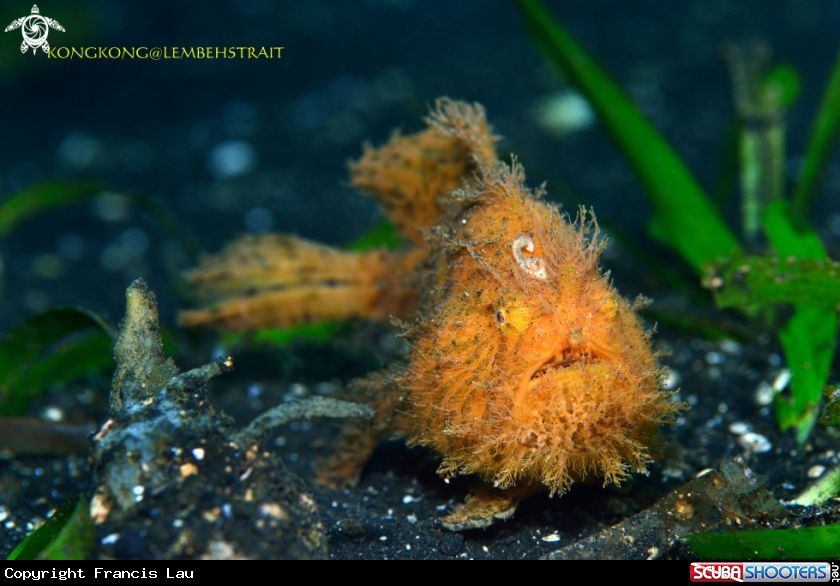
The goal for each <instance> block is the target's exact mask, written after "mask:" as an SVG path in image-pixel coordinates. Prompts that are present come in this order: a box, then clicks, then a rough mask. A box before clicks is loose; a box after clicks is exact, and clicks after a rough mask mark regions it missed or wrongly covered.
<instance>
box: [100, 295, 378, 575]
mask: <svg viewBox="0 0 840 586" xmlns="http://www.w3.org/2000/svg"><path fill="white" fill-rule="evenodd" d="M126 300H127V310H126V316H125V319H124V320H123V323H122V324H121V326H120V333H119V338H118V339H117V343H116V346H115V350H114V358H115V360H116V364H117V367H116V371H115V373H114V380H113V388H112V391H111V397H110V402H109V404H110V408H109V412H108V419H107V420H106V421H105V422H104V423H103V424H102V426H101V427H100V429H99V431H98V432H97V433H96V434H95V435H94V437H93V444H94V445H93V474H94V482H93V484H94V487H95V490H94V495H93V498H92V500H91V503H90V515H91V518H92V519H93V522H94V523H95V524H96V525H97V532H96V537H97V543H99V544H100V546H98V548H99V549H98V551H97V552H96V553H98V554H99V555H100V556H107V557H115V558H143V559H154V558H158V559H175V558H202V557H203V558H208V557H210V558H212V557H219V556H222V557H229V558H230V557H237V558H243V557H250V558H324V557H326V555H327V553H326V536H325V532H324V528H323V525H322V524H321V521H320V517H319V515H318V510H317V507H316V505H315V503H314V500H313V499H312V497H310V496H309V495H308V494H306V492H304V491H303V486H302V483H301V481H300V480H298V479H297V478H296V477H295V476H294V475H292V474H290V473H289V472H288V471H287V470H286V469H285V467H284V465H283V463H282V462H281V461H280V460H279V459H278V458H276V457H274V456H272V455H271V454H270V453H269V452H265V451H262V449H261V447H260V445H259V444H260V436H261V435H262V434H263V433H264V432H265V431H267V430H269V429H271V428H272V427H274V426H276V425H279V424H281V423H284V422H286V421H290V420H292V419H294V418H297V417H307V416H314V415H319V416H339V417H344V416H355V417H369V416H370V410H369V409H367V408H365V407H363V406H359V405H353V404H349V403H344V402H341V401H335V400H330V401H323V400H318V401H315V402H313V403H311V404H298V405H283V406H281V407H279V408H275V409H272V410H269V411H268V412H267V413H266V414H264V415H261V416H260V417H257V419H256V420H255V421H254V422H253V423H252V424H251V425H250V426H248V427H247V428H246V429H245V430H243V431H237V430H236V429H234V426H233V420H232V419H231V418H230V417H228V416H227V415H225V414H224V413H217V412H216V411H215V410H214V409H213V407H212V405H211V404H210V400H209V396H208V393H207V388H206V384H207V381H208V380H209V379H210V378H212V377H214V376H216V375H218V374H221V373H224V372H228V371H230V370H231V369H232V367H233V362H232V360H231V359H230V358H228V359H226V360H217V361H214V362H211V363H210V364H207V365H205V366H203V367H201V368H197V369H194V370H191V371H188V372H185V373H182V374H178V368H177V367H176V366H175V364H174V362H173V361H172V359H171V358H167V357H166V356H165V355H164V353H163V349H162V346H161V340H160V331H159V326H158V316H157V304H156V302H155V296H154V294H153V293H151V292H150V291H149V290H148V288H147V286H146V284H145V283H144V282H143V281H142V280H138V281H135V282H134V283H133V284H132V285H131V286H130V287H129V288H128V290H127V292H126ZM210 544H214V545H213V547H211V545H210ZM219 552H223V555H222V554H221V553H219Z"/></svg>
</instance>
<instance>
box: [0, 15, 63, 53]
mask: <svg viewBox="0 0 840 586" xmlns="http://www.w3.org/2000/svg"><path fill="white" fill-rule="evenodd" d="M40 12H41V11H40V10H38V5H37V4H34V5H33V6H32V14H30V15H29V16H24V17H22V18H18V19H17V20H14V21H12V24H10V25H9V26H7V27H6V30H5V31H3V32H6V33H7V32H9V31H13V30H16V29H21V33H22V34H23V42H22V43H21V44H20V52H21V53H26V51H27V49H29V48H30V47H32V54H33V55H34V54H35V53H37V52H38V49H39V48H40V49H41V50H42V51H43V52H44V53H49V52H50V44H49V43H48V42H47V35H48V34H49V32H50V28H54V29H55V30H57V31H61V32H64V27H63V26H61V25H60V24H58V21H57V20H53V19H52V18H47V17H46V16H41V14H40Z"/></svg>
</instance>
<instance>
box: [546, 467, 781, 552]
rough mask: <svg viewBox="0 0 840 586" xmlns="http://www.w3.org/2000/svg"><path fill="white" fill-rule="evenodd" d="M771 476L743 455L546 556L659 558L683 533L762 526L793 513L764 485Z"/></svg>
mask: <svg viewBox="0 0 840 586" xmlns="http://www.w3.org/2000/svg"><path fill="white" fill-rule="evenodd" d="M765 484H766V479H765V478H764V477H762V476H760V475H758V474H756V473H755V472H753V471H752V470H750V469H749V468H746V467H745V466H743V464H742V463H741V461H740V458H738V459H736V460H733V461H732V462H724V463H723V464H722V465H721V469H720V472H718V471H714V470H713V471H711V472H709V473H708V474H704V475H703V476H701V477H699V478H695V479H694V480H691V481H690V482H688V483H686V484H685V485H683V486H682V487H680V488H679V489H677V490H675V491H673V492H671V493H669V494H668V495H666V496H665V497H664V498H662V499H661V500H660V501H659V502H658V503H657V504H656V505H654V506H653V507H651V508H649V509H646V510H644V511H642V512H641V513H638V514H637V515H634V516H633V517H630V518H629V519H626V520H624V521H622V522H621V523H619V524H617V525H614V526H613V527H610V528H609V529H605V530H604V531H601V532H600V533H597V534H595V535H593V536H591V537H587V538H586V539H582V540H580V541H578V542H576V543H573V544H571V545H568V546H566V547H563V548H561V549H558V550H557V551H553V552H551V553H550V554H548V555H546V556H545V558H544V559H549V560H568V559H622V560H638V559H656V558H658V557H660V556H662V554H664V553H665V552H666V551H667V550H668V549H669V548H670V547H671V546H672V545H673V544H674V543H675V542H676V541H677V539H679V538H680V537H683V536H686V535H690V534H692V533H701V532H708V531H712V530H714V529H716V528H726V529H730V528H734V529H754V530H756V529H761V528H762V527H761V526H760V523H763V522H766V521H768V520H771V519H779V518H782V517H785V516H787V511H786V509H785V508H784V507H782V505H781V504H779V502H778V501H777V500H775V499H774V498H773V496H772V495H771V494H770V493H768V492H767V491H766V490H765V489H764V486H765Z"/></svg>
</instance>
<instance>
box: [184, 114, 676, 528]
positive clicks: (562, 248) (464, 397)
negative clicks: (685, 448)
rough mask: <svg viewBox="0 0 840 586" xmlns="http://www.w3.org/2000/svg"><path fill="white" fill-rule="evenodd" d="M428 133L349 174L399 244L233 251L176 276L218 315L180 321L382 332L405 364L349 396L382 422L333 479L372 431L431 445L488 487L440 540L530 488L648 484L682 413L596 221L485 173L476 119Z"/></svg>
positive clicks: (355, 466)
mask: <svg viewBox="0 0 840 586" xmlns="http://www.w3.org/2000/svg"><path fill="white" fill-rule="evenodd" d="M426 124H427V128H426V130H424V131H422V132H419V133H417V134H414V135H409V136H402V135H400V134H395V135H394V136H393V137H392V138H391V139H390V141H389V142H388V143H386V144H385V145H384V146H382V147H380V148H377V149H373V148H366V149H365V152H364V154H363V156H362V157H361V159H359V160H358V161H355V162H353V163H351V165H350V172H351V177H352V183H353V185H354V186H355V187H357V188H359V189H360V190H362V191H364V192H367V193H368V194H370V195H372V196H374V197H375V198H377V199H378V200H379V201H380V202H381V203H382V205H383V207H384V209H385V212H386V214H387V215H388V218H389V220H390V221H391V222H392V223H393V224H394V225H395V226H396V227H397V229H398V230H399V231H400V233H401V234H402V235H403V236H404V237H405V239H406V240H407V241H408V242H409V243H410V244H411V246H408V247H407V248H406V249H405V250H402V251H396V252H386V251H374V252H367V253H351V252H346V251H340V250H335V249H332V248H329V247H326V246H322V245H318V244H315V243H312V242H307V241H304V240H301V239H298V238H294V237H288V236H276V235H274V236H262V237H253V236H251V237H245V238H242V239H240V240H239V241H237V242H235V243H233V244H232V245H230V246H229V247H228V248H227V249H226V250H225V251H223V252H222V253H221V254H219V255H217V256H215V257H210V258H208V259H206V260H205V261H204V262H203V264H202V265H201V266H199V267H198V268H196V269H194V270H192V271H191V272H190V273H189V274H188V275H187V278H188V281H189V282H190V283H192V284H193V286H194V288H195V290H196V293H197V294H199V295H204V296H208V297H215V301H213V302H211V304H210V305H208V306H206V307H204V308H202V309H197V310H190V311H184V312H182V314H181V317H180V321H181V324H183V325H189V326H194V325H208V326H212V327H217V328H228V329H244V328H256V327H265V326H286V325H291V324H296V323H303V322H312V321H319V320H328V319H340V318H350V317H362V318H369V319H380V320H387V319H395V321H397V322H398V323H400V324H401V325H402V327H403V328H404V330H405V332H404V335H405V337H407V338H408V340H409V342H410V348H411V349H410V352H409V354H408V356H407V358H406V360H405V363H404V364H402V365H401V366H398V367H395V368H394V369H392V370H391V371H389V372H388V373H377V374H374V375H371V376H370V377H368V378H367V379H363V380H361V381H357V382H356V384H355V388H356V391H357V393H358V395H359V396H361V397H362V398H363V399H364V400H367V401H369V402H371V403H372V404H373V405H374V406H375V407H376V409H377V417H376V418H375V420H374V422H373V423H372V424H370V427H369V428H368V429H366V430H359V429H356V430H355V431H350V432H348V434H347V435H346V438H345V439H346V442H345V450H346V452H347V453H345V454H344V456H343V457H342V458H338V459H337V463H338V464H337V465H334V466H333V472H334V473H336V474H338V476H339V477H341V476H344V477H345V478H346V477H350V476H352V475H353V474H354V473H358V472H359V471H360V469H361V465H362V464H363V463H364V461H365V459H366V458H367V456H368V455H369V453H370V451H371V450H372V448H373V444H374V443H375V439H376V437H377V436H378V435H381V434H383V433H394V434H397V435H401V436H404V437H406V438H407V440H408V442H409V443H410V444H419V445H423V446H426V447H428V448H430V449H431V450H433V451H434V452H436V453H437V454H438V455H439V456H440V457H441V458H442V460H443V461H442V463H441V466H440V469H439V473H440V474H441V475H442V476H443V477H444V478H445V479H447V480H448V478H450V477H452V476H455V475H456V474H474V475H477V476H479V477H480V478H481V479H483V480H484V481H486V482H487V483H488V484H487V485H486V486H485V487H483V488H481V489H479V490H478V491H477V492H476V493H475V494H474V495H473V496H472V498H470V499H468V500H467V502H466V503H465V504H464V505H462V506H461V508H460V509H457V510H456V511H455V512H454V513H453V514H452V515H450V516H449V517H448V523H445V524H446V525H447V526H448V527H450V528H455V529H462V528H469V527H481V526H486V525H487V524H489V523H490V522H492V520H493V519H496V518H506V517H507V516H509V515H510V514H511V513H512V512H513V509H514V508H515V506H516V503H517V502H518V500H519V499H520V498H522V496H525V495H527V494H529V493H531V492H534V491H535V490H538V489H540V488H542V487H544V488H545V489H547V490H548V491H550V492H551V493H552V494H555V493H563V492H564V491H566V490H567V489H568V488H569V485H570V484H571V483H572V482H573V481H575V480H582V479H585V478H603V479H604V482H605V483H619V482H621V481H622V480H624V479H626V478H627V477H628V476H629V475H630V474H631V473H632V472H643V473H644V472H646V471H647V465H648V463H649V462H650V460H651V454H652V453H653V451H654V449H655V446H656V444H657V437H658V429H659V427H660V424H662V423H667V422H672V421H673V419H674V416H675V414H676V413H677V412H678V410H679V409H680V408H681V406H680V405H679V404H678V403H676V402H675V401H673V399H672V398H671V397H670V395H669V394H668V393H665V392H663V391H661V390H660V387H661V379H662V376H663V369H661V368H660V367H659V366H658V364H657V360H656V356H655V354H654V353H653V352H652V350H651V345H650V334H649V332H646V331H645V330H644V328H643V327H642V324H641V323H640V320H639V317H638V316H637V315H636V312H635V306H634V304H631V303H628V302H627V301H626V300H625V299H624V298H622V297H621V295H619V293H618V292H617V291H616V290H615V288H614V287H613V286H612V284H611V283H610V281H609V279H608V276H607V275H605V274H604V273H603V272H602V271H601V268H600V266H599V262H598V259H599V255H600V253H601V251H602V249H603V243H602V242H599V241H598V240H597V238H596V237H597V234H598V229H597V222H596V221H595V219H594V216H592V219H591V221H589V222H587V221H586V213H585V212H583V211H582V212H581V214H580V217H579V218H578V219H577V220H576V221H575V222H570V221H569V220H568V219H567V218H566V217H565V216H564V215H563V214H561V213H560V212H559V211H558V209H557V207H555V206H554V205H551V204H549V203H546V202H544V201H541V199H540V197H541V195H542V194H541V192H540V191H537V192H534V191H532V190H530V189H529V188H527V187H526V186H525V183H524V179H525V177H524V172H523V169H522V167H521V165H520V164H519V163H518V162H517V161H516V160H515V159H514V160H513V162H512V164H511V165H508V164H506V163H504V162H502V161H500V160H498V158H497V156H496V151H495V142H496V141H497V140H498V138H497V137H496V136H494V135H493V133H492V130H491V128H490V126H489V125H488V123H487V120H486V117H485V113H484V109H483V107H482V106H481V105H479V104H467V103H463V102H458V101H453V100H450V99H447V98H442V99H439V100H438V101H437V103H436V105H435V108H434V110H433V111H432V113H431V115H430V116H429V117H428V118H427V119H426ZM334 464H336V463H335V462H334ZM490 485H492V487H493V488H490V487H489V486H490ZM445 521H447V520H445Z"/></svg>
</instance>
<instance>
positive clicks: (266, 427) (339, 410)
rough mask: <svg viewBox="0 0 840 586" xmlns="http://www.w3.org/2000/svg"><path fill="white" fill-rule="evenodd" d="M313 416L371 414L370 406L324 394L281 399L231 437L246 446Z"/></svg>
mask: <svg viewBox="0 0 840 586" xmlns="http://www.w3.org/2000/svg"><path fill="white" fill-rule="evenodd" d="M312 417H362V418H364V419H370V418H371V417H373V409H371V408H370V407H368V406H367V405H362V404H359V403H349V402H347V401H339V400H338V399H330V398H327V397H310V398H308V399H304V400H303V401H293V402H291V403H283V404H282V405H278V406H276V407H274V408H272V409H269V410H268V411H266V412H265V413H263V414H262V415H258V416H257V417H256V419H254V420H253V421H252V422H251V423H250V424H248V427H246V428H245V429H243V430H242V431H239V432H238V433H236V434H234V435H233V437H232V439H233V441H234V442H236V443H237V444H239V445H240V446H247V445H249V444H251V443H253V442H255V441H258V440H259V439H260V437H261V436H262V435H263V434H264V433H266V432H268V431H270V430H272V429H274V428H275V427H277V426H279V425H283V424H284V423H289V422H290V421H297V420H299V419H310V418H312Z"/></svg>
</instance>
